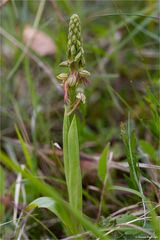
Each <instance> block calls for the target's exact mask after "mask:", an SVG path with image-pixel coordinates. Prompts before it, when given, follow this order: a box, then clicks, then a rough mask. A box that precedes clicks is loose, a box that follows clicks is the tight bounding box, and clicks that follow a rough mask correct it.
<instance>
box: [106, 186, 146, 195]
mask: <svg viewBox="0 0 160 240" xmlns="http://www.w3.org/2000/svg"><path fill="white" fill-rule="evenodd" d="M110 189H111V190H117V191H124V192H129V193H132V194H135V195H137V196H138V197H140V198H141V197H142V195H141V193H140V192H138V191H136V190H134V189H132V188H127V187H121V186H112V187H110Z"/></svg>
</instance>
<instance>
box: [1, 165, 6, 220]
mask: <svg viewBox="0 0 160 240" xmlns="http://www.w3.org/2000/svg"><path fill="white" fill-rule="evenodd" d="M5 182H6V174H5V171H4V169H3V168H2V167H1V166H0V198H1V199H2V197H3V196H4V194H5ZM4 210H5V209H4V205H3V204H2V203H1V204H0V221H1V223H2V222H3V217H4Z"/></svg>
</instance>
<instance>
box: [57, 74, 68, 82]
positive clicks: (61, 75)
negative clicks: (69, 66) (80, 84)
mask: <svg viewBox="0 0 160 240" xmlns="http://www.w3.org/2000/svg"><path fill="white" fill-rule="evenodd" d="M67 78H68V73H60V74H59V75H58V76H57V79H58V80H61V81H66V80H67Z"/></svg>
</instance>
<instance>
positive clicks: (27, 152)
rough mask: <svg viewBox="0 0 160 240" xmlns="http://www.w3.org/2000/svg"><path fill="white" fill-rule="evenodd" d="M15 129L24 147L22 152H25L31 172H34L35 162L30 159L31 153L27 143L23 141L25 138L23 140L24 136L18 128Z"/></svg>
mask: <svg viewBox="0 0 160 240" xmlns="http://www.w3.org/2000/svg"><path fill="white" fill-rule="evenodd" d="M15 129H16V133H17V136H18V139H19V141H20V143H21V146H22V150H23V153H24V156H25V159H26V163H27V166H28V167H29V168H30V169H31V170H33V162H32V159H31V157H30V153H29V151H28V149H27V146H26V144H25V142H24V140H23V138H22V136H21V134H20V131H19V130H18V127H17V126H15Z"/></svg>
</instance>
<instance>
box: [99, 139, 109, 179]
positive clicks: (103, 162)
mask: <svg viewBox="0 0 160 240" xmlns="http://www.w3.org/2000/svg"><path fill="white" fill-rule="evenodd" d="M108 152H109V143H108V144H107V146H106V147H105V149H104V150H103V152H102V154H101V156H100V159H99V161H98V176H99V177H100V179H101V180H102V182H104V180H105V176H106V172H107V160H108Z"/></svg>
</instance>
